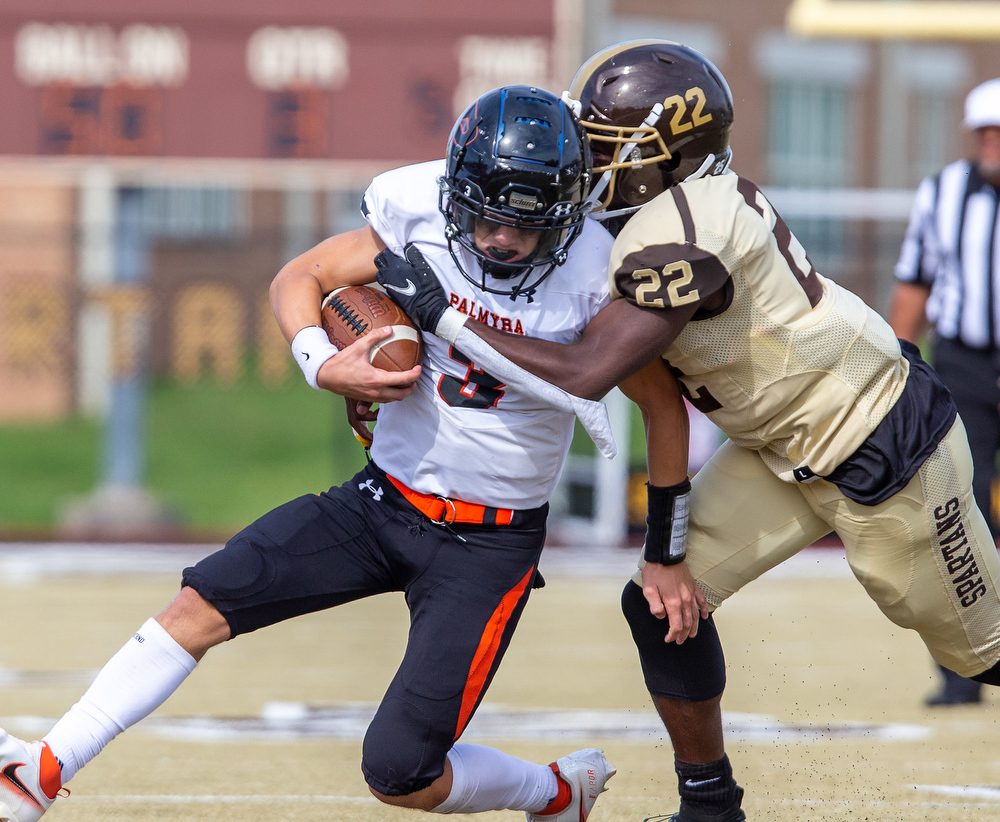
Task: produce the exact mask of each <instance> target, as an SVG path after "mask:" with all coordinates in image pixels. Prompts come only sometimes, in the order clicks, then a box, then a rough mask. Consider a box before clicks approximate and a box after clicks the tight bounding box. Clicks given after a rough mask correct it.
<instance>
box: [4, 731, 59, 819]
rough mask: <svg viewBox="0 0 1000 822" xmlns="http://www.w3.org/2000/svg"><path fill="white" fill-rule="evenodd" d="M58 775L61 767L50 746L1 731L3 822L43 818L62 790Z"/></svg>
mask: <svg viewBox="0 0 1000 822" xmlns="http://www.w3.org/2000/svg"><path fill="white" fill-rule="evenodd" d="M43 772H44V773H45V774H46V778H43V776H42V773H43ZM58 774H59V764H58V763H57V762H56V758H55V756H53V754H52V751H51V750H49V746H48V745H46V744H45V743H43V742H25V741H23V740H21V739H18V738H17V737H16V736H11V735H10V734H8V733H7V732H6V731H3V730H0V822H35V821H36V820H37V819H40V818H41V816H42V814H43V813H45V812H46V811H47V810H48V809H49V806H50V805H51V804H52V803H53V802H54V801H55V799H56V796H57V794H58V793H59V789H60V788H61V787H62V785H61V784H60V781H59V776H58Z"/></svg>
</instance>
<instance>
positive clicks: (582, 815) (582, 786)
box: [526, 748, 616, 822]
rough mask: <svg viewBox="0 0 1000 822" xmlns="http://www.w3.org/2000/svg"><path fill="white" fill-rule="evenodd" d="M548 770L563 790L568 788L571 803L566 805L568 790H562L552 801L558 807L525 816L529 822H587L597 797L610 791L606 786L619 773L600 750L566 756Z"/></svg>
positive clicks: (576, 752)
mask: <svg viewBox="0 0 1000 822" xmlns="http://www.w3.org/2000/svg"><path fill="white" fill-rule="evenodd" d="M549 767H550V768H552V771H553V772H554V773H555V775H556V779H558V780H561V781H562V783H563V788H566V787H568V788H569V802H568V803H566V804H563V803H564V802H565V794H566V791H565V790H560V792H559V794H560V795H559V796H557V797H556V799H555V800H553V804H556V803H558V805H557V807H556V808H553V809H552V810H549V808H545V809H544V810H541V811H537V812H536V813H528V814H526V816H527V820H528V822H586V820H587V817H588V816H590V811H591V809H592V808H593V807H594V803H595V802H596V801H597V797H598V796H599V795H600V794H602V793H604V791H606V790H607V787H606V786H605V783H606V782H607V781H608V780H609V779H611V777H612V776H614V775H615V773H616V771H615V769H614V768H612V767H611V766H610V765H609V764H608V760H606V759H605V758H604V753H603V751H600V750H599V749H597V748H584V749H583V750H582V751H575V752H574V753H571V754H567V755H566V756H563V757H561V758H559V759H558V760H556V761H555V762H553V763H552V764H551V765H549ZM560 799H561V800H562V801H560ZM550 807H551V806H550Z"/></svg>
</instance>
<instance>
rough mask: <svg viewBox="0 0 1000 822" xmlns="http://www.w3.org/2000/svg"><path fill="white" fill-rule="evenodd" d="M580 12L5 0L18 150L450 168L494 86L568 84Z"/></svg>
mask: <svg viewBox="0 0 1000 822" xmlns="http://www.w3.org/2000/svg"><path fill="white" fill-rule="evenodd" d="M574 5H575V1H574V0H546V1H545V2H541V3H539V2H534V0H507V2H504V3H492V2H487V0H471V2H470V1H469V0H466V1H465V2H457V0H382V1H381V2H378V3H359V2H350V1H349V0H283V2H280V3H276V2H270V3H266V4H265V3H260V2H246V0H200V2H198V1H197V0H158V2H157V3H155V4H148V3H133V2H130V0H87V2H83V1H82V0H55V1H54V2H47V3H38V2H36V0H5V2H4V3H3V4H2V6H0V105H2V110H0V111H2V116H0V155H19V156H24V155H73V156H87V155H98V156H99V155H107V156H147V157H148V156H152V157H156V156H169V157H235V158H268V157H275V158H315V159H321V158H332V159H350V160H381V159H386V158H391V159H393V160H402V161H408V160H418V159H426V158H429V157H435V156H438V155H440V153H441V146H442V141H443V139H444V138H445V137H446V136H447V133H448V131H449V129H450V127H451V125H452V123H453V121H454V119H455V117H456V116H457V114H458V113H459V112H460V111H461V110H462V108H463V107H464V106H465V104H466V103H468V102H469V101H470V100H471V99H473V98H474V97H476V96H477V95H478V94H480V93H482V92H483V91H485V90H487V89H489V88H492V87H494V86H497V85H502V84H504V83H510V82H523V83H530V84H535V85H540V86H543V87H553V88H554V87H555V86H559V88H556V89H555V90H556V91H557V92H558V90H559V89H560V88H562V87H564V86H565V84H566V82H567V80H568V77H566V76H564V75H565V73H566V72H565V71H563V70H562V69H563V67H562V65H561V64H560V60H563V63H565V60H566V59H567V58H566V54H567V48H566V42H565V40H566V36H567V35H566V32H567V28H566V26H564V25H561V24H560V20H561V19H562V20H565V19H566V10H567V9H570V8H572V7H573V6H574ZM560 15H562V17H561V16H560ZM569 51H570V52H571V51H572V49H571V48H570V49H569ZM575 57H576V55H573V56H572V57H570V58H568V59H569V60H570V61H571V62H572V60H573V59H574V58H575Z"/></svg>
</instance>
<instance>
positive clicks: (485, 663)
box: [455, 568, 535, 739]
mask: <svg viewBox="0 0 1000 822" xmlns="http://www.w3.org/2000/svg"><path fill="white" fill-rule="evenodd" d="M534 573H535V569H534V568H532V569H531V570H530V571H528V573H527V574H525V575H524V579H522V580H521V581H520V582H519V583H518V584H517V585H516V586H514V587H513V588H512V589H511V590H510V591H508V592H507V593H506V594H505V595H504V598H503V599H502V600H500V604H499V605H497V608H496V610H495V611H494V612H493V615H492V616H491V617H490V620H489V622H487V623H486V628H485V629H484V631H483V636H482V639H480V640H479V647H478V648H476V654H475V656H474V657H473V658H472V665H471V666H470V667H469V676H468V677H467V679H466V681H465V690H464V691H463V692H462V709H461V710H460V711H459V713H458V728H457V729H456V731H455V739H458V738H459V737H460V736H461V735H462V732H463V731H464V730H465V726H466V725H468V724H469V720H470V719H471V718H472V712H473V710H475V707H476V703H477V702H478V701H479V696H480V694H482V692H483V689H484V688H485V687H486V679H487V677H488V676H489V675H490V669H491V668H492V667H493V660H494V659H496V655H497V651H498V650H499V649H500V641H501V640H502V639H503V632H504V629H505V628H506V627H507V622H508V621H509V620H510V617H511V615H512V614H513V613H514V609H515V608H516V607H517V603H518V601H519V600H520V599H521V595H522V594H523V593H524V589H525V588H527V587H528V583H529V582H531V578H532V576H534Z"/></svg>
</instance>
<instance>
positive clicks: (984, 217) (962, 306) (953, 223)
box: [896, 160, 1000, 349]
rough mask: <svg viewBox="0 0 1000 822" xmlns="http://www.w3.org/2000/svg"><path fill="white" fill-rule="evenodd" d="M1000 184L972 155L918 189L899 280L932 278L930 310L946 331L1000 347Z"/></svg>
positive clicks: (932, 318) (968, 340)
mask: <svg viewBox="0 0 1000 822" xmlns="http://www.w3.org/2000/svg"><path fill="white" fill-rule="evenodd" d="M998 193H1000V192H998V190H997V188H996V187H994V186H993V185H991V184H989V183H987V182H986V181H985V180H983V178H982V177H980V176H979V174H978V172H977V171H976V169H975V167H974V166H972V165H971V164H970V163H969V162H968V161H967V160H959V161H958V162H955V163H951V164H950V165H947V166H945V167H944V168H943V169H942V170H941V172H940V174H937V175H936V176H934V177H927V178H926V179H925V180H923V182H921V183H920V187H919V188H918V189H917V196H916V200H915V201H914V203H913V210H912V211H911V213H910V223H909V225H908V226H907V229H906V238H905V239H904V240H903V246H902V249H901V251H900V255H899V262H898V263H896V279H897V280H899V281H901V282H906V283H922V284H926V285H931V295H930V298H929V299H928V301H927V317H928V319H929V320H930V321H931V322H932V323H933V324H934V325H935V326H936V328H937V332H938V335H939V336H941V337H945V338H947V339H953V340H958V341H959V342H961V343H962V344H963V345H967V346H969V347H971V348H979V349H988V348H1000V281H998V278H1000V245H998V242H1000V237H998V232H997V202H998Z"/></svg>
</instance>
